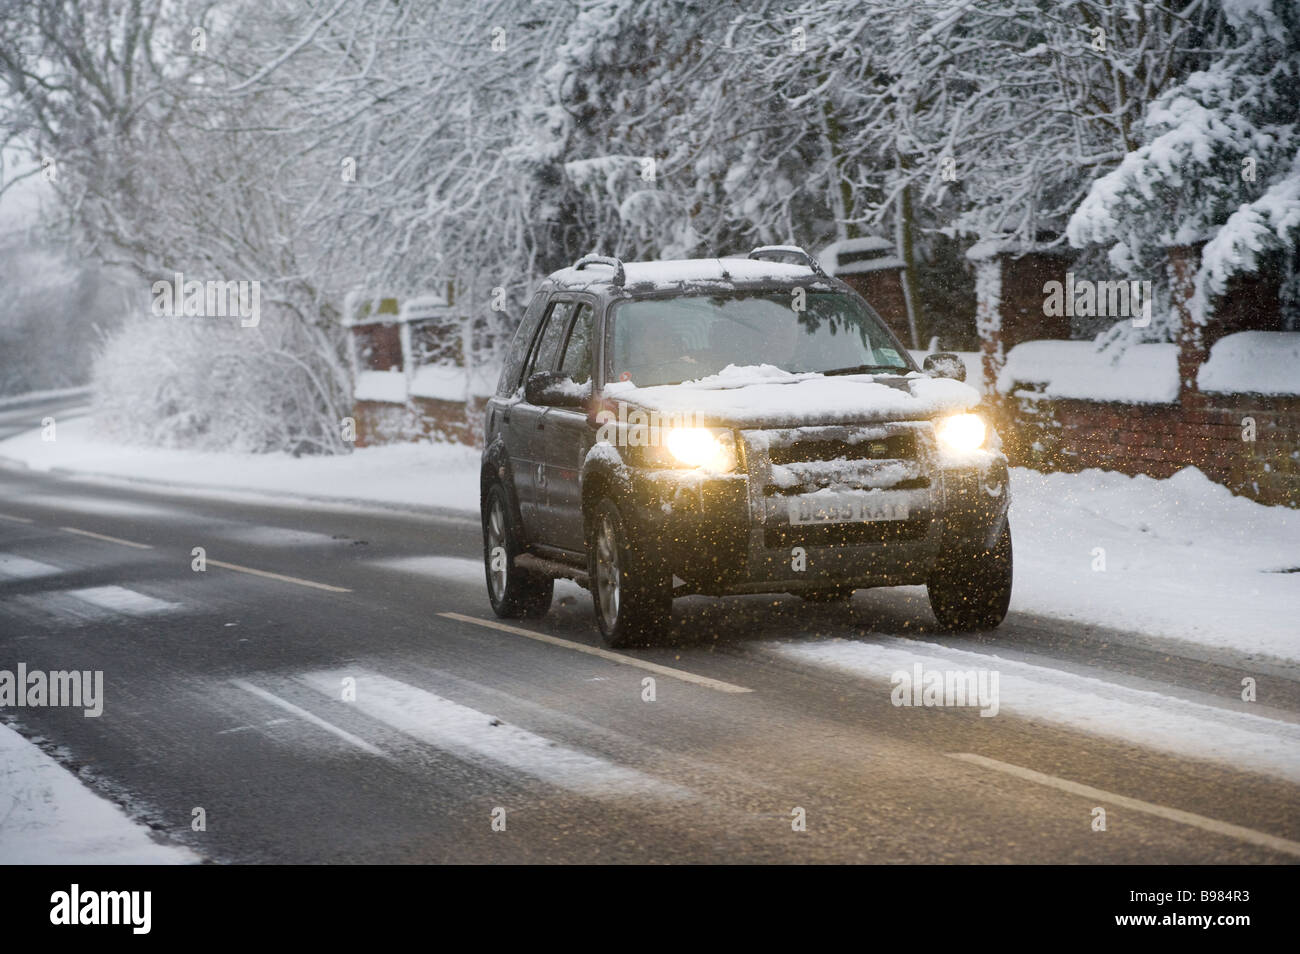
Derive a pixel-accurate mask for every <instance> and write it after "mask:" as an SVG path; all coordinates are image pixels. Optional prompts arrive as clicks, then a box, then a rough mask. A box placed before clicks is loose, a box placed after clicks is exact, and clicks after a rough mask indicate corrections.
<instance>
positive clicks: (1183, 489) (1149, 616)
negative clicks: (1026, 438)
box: [1011, 467, 1300, 659]
mask: <svg viewBox="0 0 1300 954" xmlns="http://www.w3.org/2000/svg"><path fill="white" fill-rule="evenodd" d="M1011 521H1012V532H1013V536H1014V541H1015V573H1016V579H1015V587H1014V589H1013V590H1012V594H1011V608H1012V610H1013V611H1015V610H1021V611H1025V612H1031V613H1040V614H1042V615H1045V616H1053V617H1058V618H1066V619H1074V620H1079V621H1082V622H1088V623H1095V624H1099V625H1103V626H1111V627H1114V628H1116V629H1124V630H1130V631H1137V632H1142V633H1146V634H1149V635H1153V636H1166V637H1170V638H1174V639H1179V640H1185V641H1187V642H1192V643H1198V644H1201V645H1204V646H1211V647H1215V648H1220V649H1234V650H1238V651H1241V652H1245V653H1248V654H1249V653H1264V654H1268V655H1273V656H1279V657H1282V658H1286V659H1300V626H1297V624H1296V607H1300V511H1296V510H1292V509H1289V508H1287V507H1266V506H1264V505H1263V504H1259V503H1256V502H1255V501H1253V500H1248V499H1247V498H1245V497H1237V496H1233V494H1232V493H1231V492H1230V491H1229V490H1228V489H1227V488H1226V487H1223V486H1221V485H1220V484H1216V483H1214V482H1213V481H1211V480H1210V479H1209V478H1207V477H1206V476H1205V475H1204V474H1202V473H1201V472H1200V471H1199V470H1196V469H1195V468H1191V467H1189V468H1186V469H1184V470H1181V471H1179V472H1178V473H1176V474H1175V475H1174V476H1173V477H1170V478H1169V479H1167V480H1156V479H1155V478H1152V477H1144V476H1138V477H1129V476H1126V475H1124V474H1119V473H1115V472H1112V471H1100V470H1086V471H1083V472H1082V473H1078V474H1060V473H1056V474H1042V473H1039V472H1038V471H1034V470H1027V469H1023V468H1015V469H1013V471H1012V477H1011Z"/></svg>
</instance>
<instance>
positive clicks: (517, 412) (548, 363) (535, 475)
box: [502, 300, 574, 542]
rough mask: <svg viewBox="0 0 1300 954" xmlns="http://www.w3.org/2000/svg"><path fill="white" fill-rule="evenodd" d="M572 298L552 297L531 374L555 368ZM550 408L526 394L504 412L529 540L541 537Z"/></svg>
mask: <svg viewBox="0 0 1300 954" xmlns="http://www.w3.org/2000/svg"><path fill="white" fill-rule="evenodd" d="M573 307H574V305H573V302H572V301H571V300H568V301H565V300H560V301H552V302H551V304H550V305H549V306H548V307H547V312H546V316H545V317H544V318H543V319H542V325H541V328H540V329H539V330H538V333H537V337H536V338H535V339H534V340H533V346H532V351H531V353H530V354H529V356H528V361H527V362H526V363H525V365H524V374H523V377H522V378H520V380H521V381H522V382H525V383H526V382H527V381H528V378H529V377H530V376H531V375H533V374H536V373H538V372H539V371H552V370H554V368H555V364H556V361H557V360H558V358H559V355H560V349H561V348H562V347H563V346H564V338H565V335H566V334H567V333H568V330H569V324H570V322H571V319H572V318H573ZM545 414H546V408H543V407H538V406H537V405H535V404H531V403H529V401H528V398H527V397H526V396H521V397H520V398H519V400H518V401H517V402H516V403H515V404H514V405H513V406H511V407H510V408H508V409H507V410H506V411H505V412H503V414H502V420H503V423H504V426H505V429H506V445H507V447H509V449H510V465H511V469H512V472H513V473H512V475H513V477H514V485H515V493H516V495H517V496H518V498H519V515H520V518H521V519H522V520H523V524H524V526H523V530H524V537H525V539H527V540H528V541H529V542H537V541H538V540H540V539H541V527H540V524H539V517H538V502H539V500H540V495H541V493H542V491H543V489H544V486H545V480H546V476H545V471H544V469H543V463H542V460H543V459H542V451H543V448H544V446H545V440H544V436H545V435H544V430H543V428H544V427H545V424H544V423H543V417H544V415H545Z"/></svg>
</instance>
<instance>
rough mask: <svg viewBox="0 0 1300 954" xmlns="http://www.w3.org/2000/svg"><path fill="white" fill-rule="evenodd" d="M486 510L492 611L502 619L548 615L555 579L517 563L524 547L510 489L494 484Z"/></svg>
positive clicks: (485, 540)
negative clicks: (513, 517) (508, 495)
mask: <svg viewBox="0 0 1300 954" xmlns="http://www.w3.org/2000/svg"><path fill="white" fill-rule="evenodd" d="M485 503H486V506H485V507H484V510H483V567H484V570H485V571H486V573H487V587H488V599H489V600H490V601H491V602H492V612H494V613H496V614H497V616H500V617H501V618H502V619H520V618H523V617H530V618H536V617H538V616H545V615H546V611H547V610H549V609H550V608H551V599H552V597H553V596H554V594H555V581H554V580H552V579H550V578H549V577H545V576H541V575H539V574H537V573H533V572H531V571H529V570H522V569H520V568H518V567H516V566H515V557H517V556H518V555H519V554H520V552H521V548H520V546H519V533H518V531H517V529H516V527H515V525H514V521H513V520H511V518H510V508H509V506H508V505H507V503H506V491H505V488H504V487H502V486H501V485H500V484H494V485H493V486H492V488H491V489H490V490H489V491H488V495H487V499H486V501H485Z"/></svg>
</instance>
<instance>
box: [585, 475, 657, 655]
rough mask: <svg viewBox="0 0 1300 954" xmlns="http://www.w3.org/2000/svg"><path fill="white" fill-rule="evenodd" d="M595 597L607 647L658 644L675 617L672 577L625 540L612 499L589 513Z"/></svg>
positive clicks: (591, 566) (590, 558)
mask: <svg viewBox="0 0 1300 954" xmlns="http://www.w3.org/2000/svg"><path fill="white" fill-rule="evenodd" d="M589 560H590V570H589V572H590V576H591V598H592V603H593V604H594V605H595V609H596V622H597V624H598V625H599V626H600V635H601V636H602V637H603V638H604V640H605V643H606V644H607V645H609V646H628V645H634V644H639V643H646V642H650V641H652V640H654V639H655V638H656V637H657V636H659V635H660V634H661V633H662V632H663V631H664V630H665V629H666V628H667V626H668V622H669V619H670V618H671V616H672V606H673V593H672V583H671V577H669V576H668V575H667V573H665V572H664V571H663V570H662V569H660V568H658V567H657V566H656V565H655V561H654V560H652V559H651V558H650V557H649V555H648V554H647V553H646V552H645V551H644V550H643V549H642V548H641V547H639V546H636V545H634V544H633V543H632V542H631V541H629V540H628V537H627V529H626V524H625V523H624V522H623V518H622V515H621V514H620V513H619V511H618V507H617V506H615V504H614V502H613V501H612V500H610V499H609V498H602V499H601V500H599V501H597V502H596V505H595V507H594V508H593V509H592V512H591V548H590V556H589Z"/></svg>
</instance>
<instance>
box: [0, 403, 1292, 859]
mask: <svg viewBox="0 0 1300 954" xmlns="http://www.w3.org/2000/svg"><path fill="white" fill-rule="evenodd" d="M29 426H30V425H29ZM195 547H202V548H203V549H204V551H205V556H206V559H207V569H206V570H205V571H203V572H197V571H195V570H194V569H193V568H192V563H193V561H194V555H193V550H194V548H195ZM478 549H479V540H478V530H477V527H476V525H475V523H474V522H473V521H472V520H467V519H457V518H454V517H434V516H413V515H399V514H395V513H390V512H384V511H382V510H373V511H366V510H360V509H347V508H342V507H338V508H321V507H301V506H288V505H283V504H275V503H249V502H228V501H224V502H223V501H215V500H207V499H204V498H203V497H200V496H196V495H193V494H186V495H174V496H173V495H168V494H165V493H158V492H146V491H141V490H137V489H129V488H128V489H124V488H120V487H116V486H107V485H99V484H91V483H85V482H74V481H71V480H68V479H66V478H63V477H60V476H59V475H54V474H43V473H35V472H31V473H29V472H24V471H22V470H15V469H0V670H14V669H15V668H16V666H17V665H18V664H19V663H22V664H25V666H26V667H27V669H28V670H37V669H39V670H44V671H53V670H66V669H78V670H102V671H103V672H104V685H105V691H104V697H105V698H104V711H103V715H102V716H101V717H99V718H85V717H84V716H83V714H82V711H81V710H80V709H70V708H13V707H7V708H5V709H3V710H2V711H0V715H2V716H3V718H4V720H5V721H6V722H9V723H10V724H13V725H14V726H15V727H16V728H18V729H19V730H20V731H21V732H22V733H23V734H24V735H27V736H29V737H31V736H41V737H43V738H44V739H46V740H48V741H49V743H50V744H51V748H53V749H57V752H58V756H59V758H60V760H61V761H63V762H64V764H65V765H68V766H71V767H74V768H75V769H77V770H81V771H82V772H83V776H84V777H86V778H88V779H91V780H93V784H95V785H96V787H98V788H99V790H100V791H101V792H102V793H104V794H107V795H108V796H109V797H110V798H112V799H113V800H115V801H117V802H118V803H119V804H122V805H123V806H124V807H125V808H126V809H127V810H128V812H129V813H131V814H132V815H133V816H135V817H136V818H138V819H140V820H142V821H144V822H146V823H148V824H149V825H151V826H152V827H153V829H154V830H155V831H156V832H158V833H159V834H160V835H162V836H164V837H166V838H168V839H171V840H173V841H175V842H176V843H179V844H181V845H183V846H185V847H188V848H190V849H192V850H193V851H194V852H196V853H197V854H198V855H200V856H203V857H206V858H210V859H213V860H216V861H219V862H263V861H265V862H272V861H275V862H331V861H371V862H432V861H470V862H487V861H556V860H563V861H597V860H599V861H660V862H690V861H706V860H721V861H745V862H761V861H771V860H782V861H872V862H941V861H957V862H1089V863H1131V862H1160V863H1163V862H1218V863H1238V862H1290V863H1294V862H1295V860H1296V858H1297V857H1300V816H1298V814H1297V812H1296V805H1297V803H1298V798H1297V796H1298V794H1300V793H1298V791H1297V782H1300V666H1297V665H1295V664H1292V663H1287V662H1283V661H1280V660H1272V661H1261V659H1259V658H1246V657H1245V656H1243V654H1242V653H1241V652H1240V651H1227V650H1224V651H1214V650H1207V649H1205V648H1203V647H1201V648H1198V647H1194V646H1190V645H1185V644H1178V643H1173V642H1170V641H1163V640H1157V639H1153V638H1149V637H1145V636H1142V635H1139V634H1132V633H1124V632H1118V631H1110V630H1102V629H1100V628H1097V627H1088V626H1084V625H1079V624H1070V623H1062V622H1059V621H1053V620H1047V619H1045V618H1039V617H1034V616H1030V615H1027V614H1024V613H1019V614H1017V613H1013V614H1012V616H1011V617H1010V618H1009V619H1008V620H1007V622H1006V623H1005V624H1004V625H1003V626H1002V627H1001V628H1000V629H999V630H997V631H996V632H995V633H990V634H984V635H979V636H965V637H962V636H952V635H945V634H940V633H936V632H933V631H932V630H931V629H930V628H929V627H930V626H931V625H932V624H931V617H930V615H929V612H928V609H927V608H926V607H925V605H924V596H923V593H922V591H920V590H916V589H906V590H899V591H875V592H865V593H859V594H858V595H857V597H856V598H855V600H854V603H853V605H852V607H851V608H838V609H837V608H829V607H818V606H812V605H809V604H805V603H803V602H802V601H800V600H798V599H796V598H793V597H778V598H764V597H753V598H740V599H729V600H712V599H707V598H690V599H687V600H683V601H679V602H678V603H677V606H676V611H675V614H674V625H673V631H674V632H673V635H674V642H673V644H672V645H669V646H665V647H662V648H654V649H646V650H634V651H630V652H626V653H610V652H607V651H604V650H603V648H602V647H601V644H600V642H599V639H598V637H597V635H596V632H595V628H594V626H593V623H592V618H591V608H590V604H589V599H588V597H587V596H586V594H585V593H584V592H582V591H580V590H577V589H576V588H572V587H570V588H566V589H562V590H561V591H560V593H561V597H560V598H559V599H557V605H556V607H555V608H554V609H553V610H552V612H551V614H550V615H549V616H548V617H546V618H545V619H543V620H541V621H540V622H536V623H534V622H523V623H520V624H518V625H517V626H513V627H507V628H502V627H501V626H498V625H494V624H495V623H496V621H495V619H493V618H492V616H491V612H490V610H489V608H488V606H487V600H486V597H485V594H484V587H483V582H482V574H481V569H480V567H479V564H478ZM917 665H919V666H921V667H922V668H923V669H924V670H925V671H936V670H960V671H975V670H983V671H989V672H995V673H997V674H998V675H999V676H1000V690H1001V691H1000V699H999V705H998V710H997V713H996V715H993V716H992V717H985V716H982V715H981V712H980V709H979V708H976V707H942V706H939V707H925V706H910V705H909V706H899V705H895V704H894V700H892V699H891V688H892V687H891V675H892V674H894V673H895V672H898V671H900V670H901V671H907V672H911V671H912V670H913V667H914V666H917ZM1243 678H1251V679H1254V680H1256V682H1257V692H1258V701H1256V702H1254V703H1245V702H1242V701H1241V700H1240V691H1241V690H1240V686H1241V681H1242V679H1243ZM646 679H653V680H654V699H653V701H648V700H647V695H648V692H647V684H646V683H645V680H646ZM353 692H354V695H353ZM345 694H346V695H347V698H346V699H345V698H344V696H345ZM7 784H8V783H7ZM11 794H12V793H11ZM5 797H6V796H5V793H0V800H3V799H4V798H5ZM196 808H202V809H203V811H204V815H205V817H206V831H202V832H196V831H193V830H192V828H191V821H192V818H193V817H194V810H195V809H196ZM1097 808H1104V809H1105V812H1106V830H1105V831H1097V830H1094V819H1095V818H1096V817H1097V816H1096V814H1095V811H1094V810H1095V809H1097ZM798 809H802V810H803V815H804V817H805V818H806V830H805V831H795V830H793V826H792V821H793V820H795V819H796V818H797V817H798V814H799V813H798V812H797V811H796V810H798ZM500 810H504V819H505V830H504V831H497V830H494V827H493V820H494V817H496V818H497V819H499V818H501V817H502V815H501V811H500ZM792 813H793V814H792ZM2 815H3V811H0V816H2ZM497 827H500V826H499V825H498V826H497ZM0 844H3V841H2V840H0ZM2 860H4V859H0V861H2Z"/></svg>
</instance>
